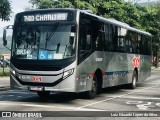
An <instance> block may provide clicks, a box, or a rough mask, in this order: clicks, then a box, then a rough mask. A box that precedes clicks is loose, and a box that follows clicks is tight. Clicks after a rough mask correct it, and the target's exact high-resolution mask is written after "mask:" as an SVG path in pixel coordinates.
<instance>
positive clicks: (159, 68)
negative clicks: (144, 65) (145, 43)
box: [151, 67, 160, 71]
mask: <svg viewBox="0 0 160 120" xmlns="http://www.w3.org/2000/svg"><path fill="white" fill-rule="evenodd" d="M151 70H154V71H160V67H158V68H155V67H151Z"/></svg>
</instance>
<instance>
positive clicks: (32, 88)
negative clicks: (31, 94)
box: [30, 86, 43, 91]
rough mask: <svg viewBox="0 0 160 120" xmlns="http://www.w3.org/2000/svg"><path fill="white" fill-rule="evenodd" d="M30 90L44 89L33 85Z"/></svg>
mask: <svg viewBox="0 0 160 120" xmlns="http://www.w3.org/2000/svg"><path fill="white" fill-rule="evenodd" d="M30 90H32V91H43V87H37V86H31V87H30Z"/></svg>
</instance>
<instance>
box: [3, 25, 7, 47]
mask: <svg viewBox="0 0 160 120" xmlns="http://www.w3.org/2000/svg"><path fill="white" fill-rule="evenodd" d="M6 33H7V32H6V28H4V30H3V45H4V46H6V45H7V39H6Z"/></svg>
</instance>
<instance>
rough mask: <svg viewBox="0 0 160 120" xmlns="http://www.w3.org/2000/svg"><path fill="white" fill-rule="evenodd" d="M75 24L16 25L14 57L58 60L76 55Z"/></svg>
mask: <svg viewBox="0 0 160 120" xmlns="http://www.w3.org/2000/svg"><path fill="white" fill-rule="evenodd" d="M75 31H76V29H75V25H71V24H60V23H58V22H57V23H54V24H49V25H42V24H40V25H35V24H22V25H19V26H18V25H16V26H15V27H14V33H13V34H14V35H13V44H12V45H13V46H12V47H13V49H12V50H13V51H12V55H13V57H15V58H17V59H31V60H58V59H65V58H70V57H73V56H74V55H75V45H76V44H75V43H76V41H75V40H76V32H75Z"/></svg>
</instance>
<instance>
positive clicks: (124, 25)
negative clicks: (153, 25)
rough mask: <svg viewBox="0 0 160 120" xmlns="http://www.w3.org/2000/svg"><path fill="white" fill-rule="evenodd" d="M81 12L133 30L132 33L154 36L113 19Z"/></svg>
mask: <svg viewBox="0 0 160 120" xmlns="http://www.w3.org/2000/svg"><path fill="white" fill-rule="evenodd" d="M80 12H82V13H85V14H88V15H91V16H94V17H96V18H98V19H99V20H102V21H105V22H108V23H111V24H114V25H117V26H120V27H123V28H126V29H128V30H131V31H135V32H138V33H141V34H145V35H148V36H152V35H151V34H150V33H149V32H145V31H141V30H139V29H136V28H134V27H131V26H129V25H128V24H127V23H123V22H120V21H118V20H115V19H112V18H104V17H101V16H97V15H95V14H92V13H90V12H87V11H85V10H80Z"/></svg>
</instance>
